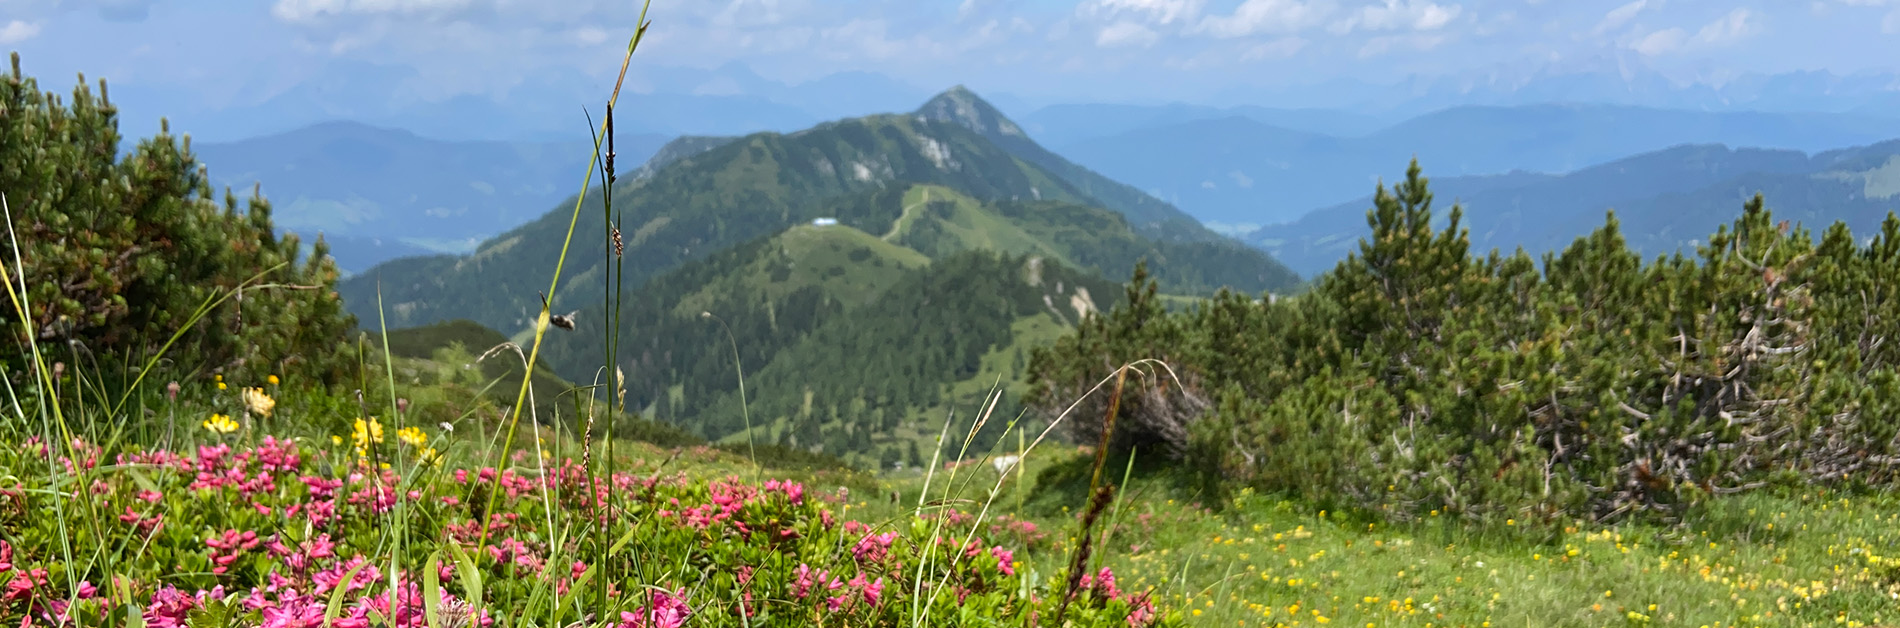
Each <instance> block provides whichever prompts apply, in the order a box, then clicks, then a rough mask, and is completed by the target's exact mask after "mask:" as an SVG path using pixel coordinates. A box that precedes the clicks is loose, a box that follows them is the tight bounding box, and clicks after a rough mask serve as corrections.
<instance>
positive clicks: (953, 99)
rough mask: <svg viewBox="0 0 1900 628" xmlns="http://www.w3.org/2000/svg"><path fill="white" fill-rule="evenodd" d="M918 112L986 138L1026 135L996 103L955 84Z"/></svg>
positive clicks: (920, 114) (1022, 136)
mask: <svg viewBox="0 0 1900 628" xmlns="http://www.w3.org/2000/svg"><path fill="white" fill-rule="evenodd" d="M917 115H918V116H921V117H924V118H928V119H931V120H937V121H940V122H952V123H956V124H957V125H959V126H962V127H963V128H966V129H969V130H971V131H975V132H977V133H978V134H981V135H983V136H985V137H990V138H996V137H1002V136H1009V137H1020V138H1027V137H1028V136H1027V135H1025V134H1024V133H1023V129H1022V127H1019V126H1016V123H1015V122H1011V121H1010V119H1009V118H1008V117H1006V116H1004V115H1003V112H1001V111H998V110H997V109H996V107H995V106H993V105H991V104H990V103H988V102H986V101H984V100H983V98H982V97H979V96H977V95H976V92H973V91H970V88H968V87H964V86H962V85H958V86H956V87H952V88H950V89H948V90H945V91H944V92H943V93H941V94H937V96H936V97H935V98H931V99H930V102H926V103H924V106H922V107H919V108H918V109H917Z"/></svg>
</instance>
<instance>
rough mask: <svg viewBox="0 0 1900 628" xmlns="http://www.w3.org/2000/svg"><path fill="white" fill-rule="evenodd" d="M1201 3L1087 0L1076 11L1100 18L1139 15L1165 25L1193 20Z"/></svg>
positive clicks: (1199, 0) (1197, 0)
mask: <svg viewBox="0 0 1900 628" xmlns="http://www.w3.org/2000/svg"><path fill="white" fill-rule="evenodd" d="M1201 4H1202V0H1088V1H1086V2H1083V3H1082V4H1081V5H1078V6H1077V11H1078V12H1080V13H1081V14H1082V15H1084V16H1087V17H1098V18H1101V19H1114V18H1118V17H1123V16H1126V15H1131V14H1132V15H1139V16H1141V17H1142V18H1144V19H1145V20H1146V21H1147V22H1148V23H1150V24H1155V25H1159V26H1167V25H1169V24H1174V23H1176V22H1183V23H1185V22H1188V21H1191V20H1193V19H1194V18H1195V17H1196V16H1198V15H1200V13H1201Z"/></svg>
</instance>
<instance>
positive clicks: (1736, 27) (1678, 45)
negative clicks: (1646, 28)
mask: <svg viewBox="0 0 1900 628" xmlns="http://www.w3.org/2000/svg"><path fill="white" fill-rule="evenodd" d="M1756 18H1757V14H1756V13H1755V12H1754V11H1750V10H1748V9H1735V10H1733V11H1730V12H1728V13H1727V14H1724V15H1723V16H1722V17H1720V18H1717V19H1716V20H1715V21H1713V22H1709V23H1708V24H1706V25H1703V26H1702V28H1700V29H1697V30H1696V32H1695V34H1694V35H1690V34H1689V31H1687V30H1684V29H1681V28H1668V29H1663V30H1659V31H1655V32H1652V33H1649V34H1647V35H1643V36H1642V37H1638V38H1636V39H1635V40H1634V41H1631V42H1629V43H1628V44H1627V47H1628V48H1629V49H1630V50H1634V51H1636V52H1638V53H1641V54H1643V55H1644V56H1649V57H1655V56H1660V55H1665V54H1669V53H1672V52H1677V51H1682V50H1694V49H1706V48H1718V47H1722V46H1727V45H1730V44H1734V43H1736V42H1739V41H1741V40H1743V39H1747V38H1748V37H1749V36H1751V35H1754V34H1756V33H1759V32H1761V26H1760V25H1759V24H1757V22H1758V21H1759V20H1758V19H1756Z"/></svg>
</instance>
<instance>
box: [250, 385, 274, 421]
mask: <svg viewBox="0 0 1900 628" xmlns="http://www.w3.org/2000/svg"><path fill="white" fill-rule="evenodd" d="M244 407H245V409H248V410H250V411H251V414H255V415H258V416H264V417H267V416H270V413H271V410H273V409H275V408H276V407H277V400H276V399H272V398H270V395H266V394H264V389H262V388H246V389H244Z"/></svg>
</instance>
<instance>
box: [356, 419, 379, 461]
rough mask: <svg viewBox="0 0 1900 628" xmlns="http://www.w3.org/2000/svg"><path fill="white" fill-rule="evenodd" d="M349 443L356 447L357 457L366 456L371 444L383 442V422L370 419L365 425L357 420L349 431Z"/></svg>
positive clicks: (360, 420)
mask: <svg viewBox="0 0 1900 628" xmlns="http://www.w3.org/2000/svg"><path fill="white" fill-rule="evenodd" d="M350 442H351V443H352V444H354V445H355V446H356V454H357V455H359V456H361V455H368V453H369V446H370V445H371V444H380V443H382V442H383V422H382V421H378V420H376V417H370V418H369V421H368V422H367V423H365V422H364V421H363V420H362V419H357V420H356V425H354V426H353V427H351V429H350Z"/></svg>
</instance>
